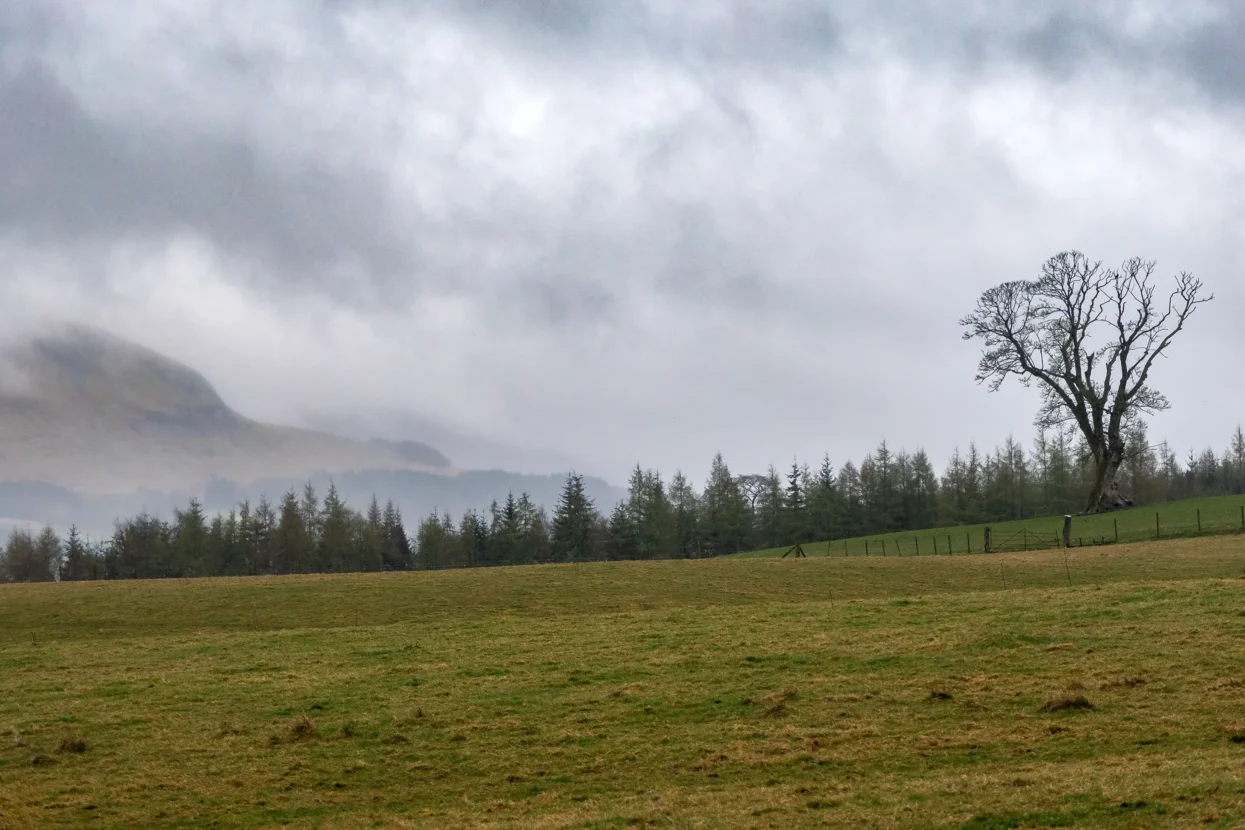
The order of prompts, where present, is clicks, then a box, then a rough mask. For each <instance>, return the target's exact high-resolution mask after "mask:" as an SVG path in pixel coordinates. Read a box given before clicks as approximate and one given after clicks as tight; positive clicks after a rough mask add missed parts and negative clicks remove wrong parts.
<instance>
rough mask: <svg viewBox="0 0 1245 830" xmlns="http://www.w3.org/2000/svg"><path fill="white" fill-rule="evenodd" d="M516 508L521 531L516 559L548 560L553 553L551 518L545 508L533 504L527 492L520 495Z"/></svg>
mask: <svg viewBox="0 0 1245 830" xmlns="http://www.w3.org/2000/svg"><path fill="white" fill-rule="evenodd" d="M515 508H516V511H517V513H518V517H519V532H520V544H519V548H518V550H517V551H516V561H518V562H548V561H549V559H550V558H551V557H552V555H553V554H552V543H551V541H550V538H549V519H548V517H547V516H546V515H545V512H544V510H543V509H541V508H539V507H537V506H536V505H535V504H533V503H532V498H531V496H529V495H528V494H527V493H526V492H525V493H521V494H520V495H519V501H518V503H517V504H516V505H515Z"/></svg>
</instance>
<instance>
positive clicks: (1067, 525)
mask: <svg viewBox="0 0 1245 830" xmlns="http://www.w3.org/2000/svg"><path fill="white" fill-rule="evenodd" d="M1063 546H1064V547H1065V548H1070V547H1072V516H1071V515H1065V516H1064V517H1063Z"/></svg>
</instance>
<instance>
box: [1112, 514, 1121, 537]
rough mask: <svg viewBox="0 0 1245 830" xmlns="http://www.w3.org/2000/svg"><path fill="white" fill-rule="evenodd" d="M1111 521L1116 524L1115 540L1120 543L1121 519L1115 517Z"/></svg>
mask: <svg viewBox="0 0 1245 830" xmlns="http://www.w3.org/2000/svg"><path fill="white" fill-rule="evenodd" d="M1111 521H1112V522H1113V523H1114V524H1115V541H1116V542H1117V543H1118V542H1119V541H1120V520H1119V519H1116V518H1113V519H1111Z"/></svg>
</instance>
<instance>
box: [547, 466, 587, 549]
mask: <svg viewBox="0 0 1245 830" xmlns="http://www.w3.org/2000/svg"><path fill="white" fill-rule="evenodd" d="M596 524H597V516H596V511H595V509H594V507H593V504H592V500H591V499H590V498H588V496H587V494H585V492H584V479H583V476H581V475H579V474H578V473H575V472H573V471H572V472H571V473H570V474H569V475H567V477H566V484H565V485H564V486H563V488H562V495H561V497H560V498H559V499H558V506H557V510H556V511H555V512H554V514H553V535H552V539H551V540H550V541H551V545H552V553H553V558H554V559H555V560H556V561H558V562H586V561H590V560H593V559H596V558H597V557H596V550H595V538H596Z"/></svg>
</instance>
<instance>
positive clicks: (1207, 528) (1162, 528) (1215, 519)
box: [736, 496, 1245, 558]
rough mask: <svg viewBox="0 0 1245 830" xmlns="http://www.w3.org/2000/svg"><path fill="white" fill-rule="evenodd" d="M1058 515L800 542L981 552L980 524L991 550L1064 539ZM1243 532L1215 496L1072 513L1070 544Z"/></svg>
mask: <svg viewBox="0 0 1245 830" xmlns="http://www.w3.org/2000/svg"><path fill="white" fill-rule="evenodd" d="M1063 522H1064V519H1063V517H1062V516H1040V517H1036V518H1032V519H1020V520H1017V521H1010V522H991V523H990V524H989V525H986V524H975V525H964V526H958V527H944V528H936V529H932V530H912V531H902V532H899V533H883V534H874V535H872V536H858V537H854V538H851V539H836V540H834V541H826V540H818V541H815V542H805V543H804V544H803V545H802V547H803V548H804V551H805V553H806V554H807V555H809V556H928V555H931V554H936V555H942V556H945V555H947V554H952V555H954V554H961V553H981V552H982V551H983V550H984V547H985V529H986V527H990V529H991V535H992V539H991V550H994V551H1008V552H1013V551H1025V550H1036V549H1041V548H1049V547H1057V546H1059V545H1060V544H1062V539H1063ZM1237 532H1245V496H1214V497H1210V498H1201V499H1185V500H1183V501H1173V502H1165V503H1162V504H1157V505H1149V506H1146V507H1134V508H1130V509H1128V510H1119V511H1116V512H1113V513H1098V514H1093V515H1088V516H1073V517H1072V544H1073V545H1074V546H1083V545H1094V544H1100V543H1114V542H1144V541H1159V540H1162V539H1179V538H1187V537H1192V536H1199V535H1205V534H1213V533H1237ZM789 550H791V547H790V546H786V547H781V548H771V549H769V550H757V551H747V552H745V553H740V554H736V556H739V557H742V558H756V557H771V556H782V555H783V554H784V553H787V552H788V551H789Z"/></svg>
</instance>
